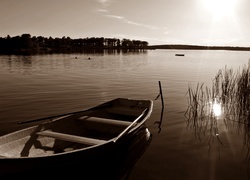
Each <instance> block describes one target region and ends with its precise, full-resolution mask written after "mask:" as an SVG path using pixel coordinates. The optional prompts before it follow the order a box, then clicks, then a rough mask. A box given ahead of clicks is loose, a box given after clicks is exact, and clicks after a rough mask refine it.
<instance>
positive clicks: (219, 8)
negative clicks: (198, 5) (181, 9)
mask: <svg viewBox="0 0 250 180" xmlns="http://www.w3.org/2000/svg"><path fill="white" fill-rule="evenodd" d="M202 1H203V5H204V7H205V8H206V9H207V11H209V12H210V13H211V14H212V16H213V18H214V20H221V19H223V18H224V17H229V16H232V15H233V13H234V9H235V6H236V5H237V0H202Z"/></svg>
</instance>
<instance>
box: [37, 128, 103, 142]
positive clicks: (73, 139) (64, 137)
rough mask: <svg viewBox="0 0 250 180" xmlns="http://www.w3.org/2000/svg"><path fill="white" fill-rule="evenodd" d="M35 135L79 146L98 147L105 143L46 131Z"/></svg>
mask: <svg viewBox="0 0 250 180" xmlns="http://www.w3.org/2000/svg"><path fill="white" fill-rule="evenodd" d="M36 134H37V135H39V136H46V137H51V138H55V139H59V140H64V141H69V142H75V143H80V144H86V145H98V144H103V143H106V142H107V141H105V140H100V139H94V138H88V137H82V136H76V135H70V134H64V133H59V132H53V131H47V130H45V131H39V132H37V133H36Z"/></svg>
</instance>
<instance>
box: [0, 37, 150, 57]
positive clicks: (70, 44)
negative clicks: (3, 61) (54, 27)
mask: <svg viewBox="0 0 250 180" xmlns="http://www.w3.org/2000/svg"><path fill="white" fill-rule="evenodd" d="M147 46H148V42H147V41H140V40H130V39H125V38H123V39H122V40H121V39H118V38H104V37H90V38H88V37H87V38H77V39H71V38H70V37H65V36H63V37H62V38H58V37H57V38H52V37H49V38H48V37H43V36H31V35H30V34H22V35H20V36H13V37H10V36H9V35H8V36H6V37H0V53H1V54H37V53H73V52H84V51H91V50H97V51H98V50H103V49H126V50H128V49H137V50H139V49H146V48H147Z"/></svg>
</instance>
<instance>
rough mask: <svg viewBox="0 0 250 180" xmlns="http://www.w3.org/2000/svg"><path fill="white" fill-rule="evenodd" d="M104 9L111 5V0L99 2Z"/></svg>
mask: <svg viewBox="0 0 250 180" xmlns="http://www.w3.org/2000/svg"><path fill="white" fill-rule="evenodd" d="M97 2H98V3H100V4H101V5H102V6H103V7H104V8H106V7H108V6H109V5H110V4H111V2H112V1H111V0H97Z"/></svg>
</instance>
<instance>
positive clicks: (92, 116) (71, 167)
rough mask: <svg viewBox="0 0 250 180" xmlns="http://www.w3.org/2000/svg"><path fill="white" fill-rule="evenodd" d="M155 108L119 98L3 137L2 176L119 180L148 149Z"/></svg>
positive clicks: (148, 103)
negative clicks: (69, 176) (149, 129)
mask: <svg viewBox="0 0 250 180" xmlns="http://www.w3.org/2000/svg"><path fill="white" fill-rule="evenodd" d="M152 108H153V102H152V101H151V100H133V99H126V98H117V99H114V100H111V101H108V102H105V103H102V104H100V105H97V106H95V107H91V108H88V109H86V110H83V111H79V112H76V113H72V114H67V115H63V116H61V117H60V116H59V117H56V118H53V119H50V120H47V121H45V122H43V123H40V124H37V125H34V126H31V127H28V128H25V129H22V130H18V131H15V132H12V133H9V134H6V135H3V136H1V137H0V176H1V177H3V176H7V177H11V176H12V175H13V176H17V175H18V177H21V176H23V177H28V176H31V177H34V176H38V177H42V176H44V177H51V174H53V175H54V176H56V177H65V175H71V177H72V175H79V174H81V175H82V176H84V177H90V178H92V179H93V178H99V177H102V178H103V177H106V178H109V179H112V178H114V179H117V177H118V176H120V175H121V174H123V173H124V172H125V170H124V168H122V167H124V166H128V164H130V165H129V166H131V165H132V164H133V163H131V161H134V159H136V158H135V157H136V156H137V155H138V156H140V154H141V153H142V152H143V151H144V150H145V148H143V147H147V144H148V142H149V139H150V133H149V132H148V129H147V128H146V126H145V122H146V120H147V119H148V118H149V117H150V115H151V112H152ZM140 149H141V150H140ZM129 160H130V161H129ZM121 169H123V170H121ZM48 175H50V176H48Z"/></svg>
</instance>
